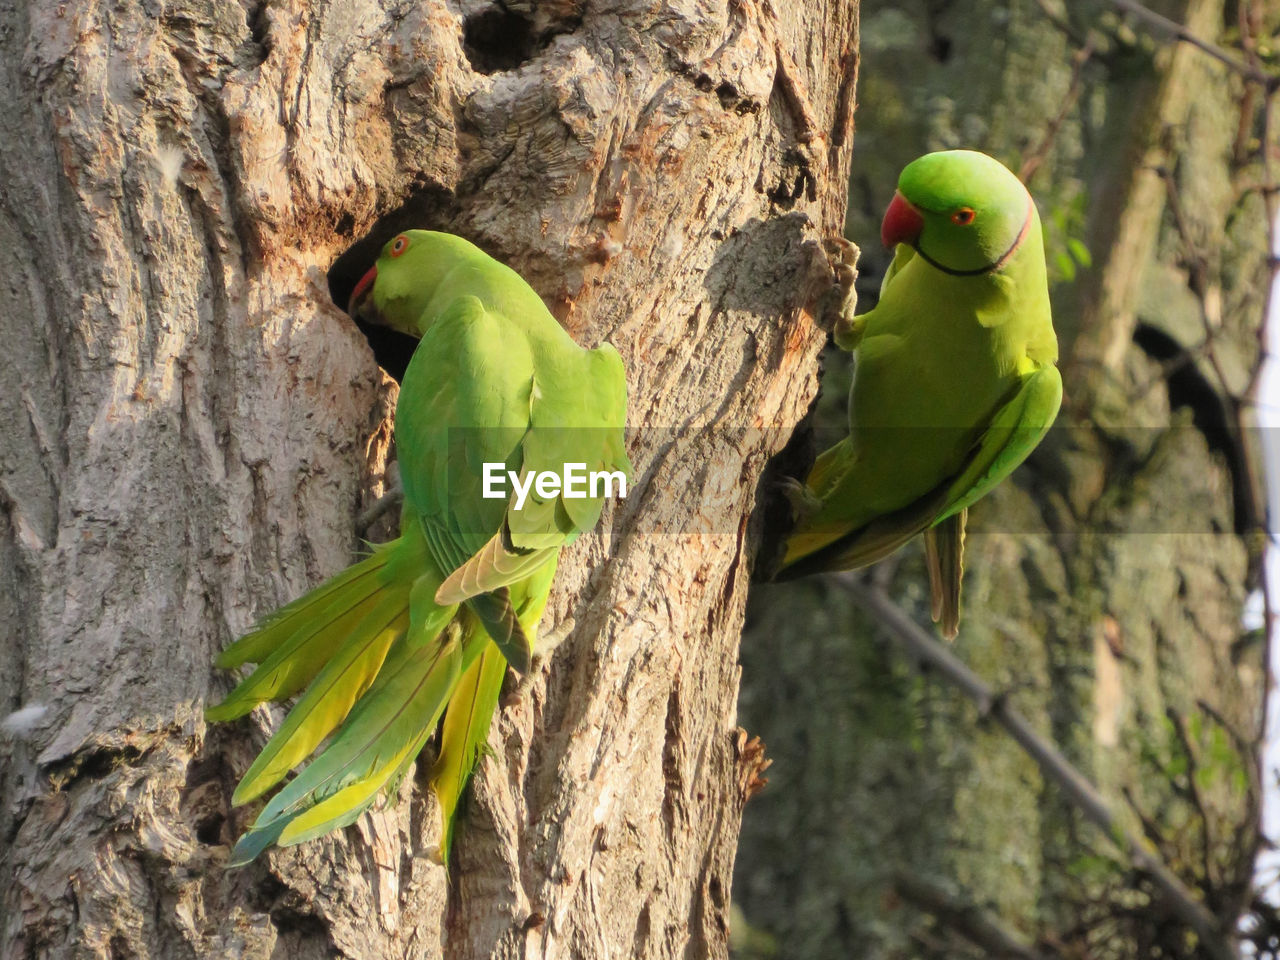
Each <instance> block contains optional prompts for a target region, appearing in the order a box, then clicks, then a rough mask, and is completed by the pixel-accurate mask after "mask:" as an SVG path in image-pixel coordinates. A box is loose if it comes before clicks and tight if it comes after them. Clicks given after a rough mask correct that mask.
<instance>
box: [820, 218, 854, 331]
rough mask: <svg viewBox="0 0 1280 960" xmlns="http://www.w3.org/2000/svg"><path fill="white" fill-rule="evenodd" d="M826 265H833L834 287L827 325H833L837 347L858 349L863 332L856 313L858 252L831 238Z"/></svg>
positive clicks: (844, 240)
mask: <svg viewBox="0 0 1280 960" xmlns="http://www.w3.org/2000/svg"><path fill="white" fill-rule="evenodd" d="M826 250H827V261H828V263H830V264H831V272H832V274H833V277H834V284H833V286H832V288H831V292H830V294H829V295H828V300H827V303H826V305H825V309H824V311H823V312H824V317H823V319H824V321H826V323H829V324H830V325H831V329H832V333H833V334H834V336H835V340H836V344H837V345H838V346H840V347H841V348H842V349H844V350H852V349H853V348H854V347H855V346H857V343H858V339H859V337H860V335H861V331H860V330H859V329H858V325H857V323H856V321H855V318H854V315H853V311H854V310H855V309H856V308H857V306H858V293H857V290H856V289H855V286H854V285H855V283H856V282H857V279H858V255H859V250H858V248H857V246H856V245H855V244H852V243H850V242H849V241H848V240H846V239H845V238H844V237H828V238H827V242H826Z"/></svg>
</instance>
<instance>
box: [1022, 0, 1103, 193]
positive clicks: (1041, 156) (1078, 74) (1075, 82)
mask: <svg viewBox="0 0 1280 960" xmlns="http://www.w3.org/2000/svg"><path fill="white" fill-rule="evenodd" d="M1041 9H1044V7H1043V6H1042V7H1041ZM1046 15H1047V12H1046ZM1093 53H1094V47H1093V34H1090V35H1089V37H1088V39H1086V40H1085V42H1084V45H1083V46H1082V47H1081V48H1080V49H1079V50H1077V51H1076V52H1075V53H1074V54H1073V55H1072V57H1071V83H1070V85H1069V86H1068V87H1067V95H1066V96H1065V97H1064V98H1063V100H1062V106H1061V107H1060V108H1059V110H1058V113H1057V115H1056V116H1054V118H1053V119H1052V120H1050V121H1049V126H1048V127H1046V128H1045V131H1044V136H1043V137H1041V138H1040V142H1039V143H1038V144H1036V147H1035V149H1034V150H1032V151H1031V153H1030V154H1028V155H1027V158H1026V159H1025V160H1023V161H1022V169H1020V170H1019V171H1018V179H1019V180H1021V181H1022V182H1023V183H1024V184H1029V183H1031V178H1032V177H1034V176H1035V175H1036V171H1037V170H1038V169H1040V165H1041V164H1042V163H1044V160H1045V157H1047V156H1048V155H1049V150H1050V149H1051V148H1052V147H1053V141H1054V140H1056V139H1057V137H1058V131H1059V130H1061V129H1062V125H1063V124H1064V123H1065V122H1066V120H1067V115H1068V114H1069V113H1070V112H1071V108H1072V107H1074V106H1075V104H1076V101H1077V100H1078V99H1079V98H1080V88H1081V86H1082V85H1083V81H1084V68H1085V65H1086V64H1087V63H1088V62H1089V59H1090V58H1091V57H1092V56H1093Z"/></svg>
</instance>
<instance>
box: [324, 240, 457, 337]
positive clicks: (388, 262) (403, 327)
mask: <svg viewBox="0 0 1280 960" xmlns="http://www.w3.org/2000/svg"><path fill="white" fill-rule="evenodd" d="M477 254H479V251H478V250H477V249H476V247H474V246H473V245H472V244H470V243H468V242H467V241H466V240H463V239H462V238H461V237H455V236H453V235H452V234H447V233H437V232H435V231H434V230H406V231H405V232H404V233H399V234H396V236H394V237H392V238H391V239H390V240H388V241H387V243H386V245H385V246H384V247H383V248H382V253H381V254H380V255H379V256H378V260H377V262H376V263H374V265H373V266H372V267H370V268H369V271H368V272H367V273H366V274H365V275H364V276H363V277H361V278H360V282H359V283H357V284H356V286H355V289H354V290H352V291H351V299H350V301H349V302H348V304H347V313H349V314H350V315H351V316H352V317H355V316H357V314H358V315H359V316H361V317H362V318H364V319H366V320H368V321H370V322H371V323H376V324H379V325H381V326H386V327H391V328H392V329H394V330H399V331H400V332H401V333H407V334H409V335H410V336H414V337H420V336H422V334H423V332H424V331H422V330H421V329H419V321H420V320H421V319H422V317H423V316H424V314H425V311H426V308H427V306H428V304H430V303H431V300H432V298H433V297H434V296H435V294H436V291H437V289H438V288H439V285H440V281H441V280H442V279H443V278H444V276H445V275H446V274H447V273H448V272H449V271H450V270H452V269H453V268H454V267H456V266H457V265H458V264H459V262H460V261H461V260H463V259H465V258H468V257H471V256H474V255H477Z"/></svg>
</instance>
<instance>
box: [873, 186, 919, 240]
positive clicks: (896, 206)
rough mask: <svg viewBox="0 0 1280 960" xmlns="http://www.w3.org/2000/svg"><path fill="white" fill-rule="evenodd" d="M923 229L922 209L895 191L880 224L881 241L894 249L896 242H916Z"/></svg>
mask: <svg viewBox="0 0 1280 960" xmlns="http://www.w3.org/2000/svg"><path fill="white" fill-rule="evenodd" d="M923 229H924V217H922V216H921V215H920V211H919V210H917V209H916V208H915V207H913V206H912V205H911V203H910V201H908V200H907V198H906V197H904V196H903V195H902V194H901V193H899V192H898V191H897V190H895V191H893V201H892V202H891V203H890V204H889V209H888V210H886V211H885V212H884V220H883V221H882V222H881V224H880V241H881V242H882V243H883V244H884V245H885V246H886V247H888V248H889V249H890V250H892V249H893V247H894V244H898V243H914V242H915V241H916V240H917V239H919V237H920V231H921V230H923Z"/></svg>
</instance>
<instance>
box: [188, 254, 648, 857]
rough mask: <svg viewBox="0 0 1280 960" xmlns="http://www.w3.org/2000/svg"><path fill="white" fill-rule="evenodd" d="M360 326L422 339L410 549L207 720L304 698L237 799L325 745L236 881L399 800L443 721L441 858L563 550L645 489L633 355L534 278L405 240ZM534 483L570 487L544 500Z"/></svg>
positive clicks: (298, 621)
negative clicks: (544, 296) (263, 855)
mask: <svg viewBox="0 0 1280 960" xmlns="http://www.w3.org/2000/svg"><path fill="white" fill-rule="evenodd" d="M351 310H352V312H353V315H354V312H355V311H357V310H360V311H361V312H363V313H365V314H366V315H371V318H372V319H374V320H375V321H377V322H381V323H385V324H387V325H388V326H391V327H393V328H395V329H397V330H400V331H401V332H404V333H408V334H411V335H412V336H415V337H418V338H420V342H419V344H418V346H417V349H416V350H415V352H414V355H413V358H412V360H411V361H410V363H409V367H408V369H407V370H406V372H405V374H404V379H403V382H402V384H401V387H400V398H399V401H398V402H397V406H396V422H395V436H396V445H397V450H398V455H399V462H400V476H401V480H402V483H403V486H404V505H403V508H402V511H401V516H400V536H399V538H398V539H396V540H393V541H391V542H390V543H387V544H382V545H380V546H377V547H375V548H374V550H373V554H372V556H370V557H368V558H366V559H365V560H362V561H360V562H359V563H357V564H355V565H354V566H351V567H349V568H348V569H347V570H345V571H343V572H342V573H340V574H338V575H337V576H335V577H333V578H332V579H331V580H328V581H327V582H325V583H323V584H321V585H320V586H318V587H316V588H315V589H314V590H312V591H311V592H310V593H308V594H306V595H305V596H303V597H302V598H301V599H298V600H295V601H294V602H292V603H290V604H289V605H287V606H285V607H283V608H281V609H280V610H278V611H276V612H275V613H274V614H272V615H271V616H269V617H268V618H267V619H266V620H264V621H263V622H262V623H261V624H259V626H258V627H256V628H255V629H254V630H253V631H252V632H251V633H249V634H247V635H246V636H244V637H242V638H241V639H239V640H237V641H236V642H235V643H233V644H232V645H231V646H230V647H228V648H227V649H226V650H225V651H223V653H222V655H221V656H220V657H219V658H218V665H219V666H221V667H236V666H239V665H241V664H244V663H256V664H258V666H257V669H255V670H254V671H253V673H252V674H250V675H249V676H248V677H247V678H245V679H244V680H243V681H242V682H241V683H240V684H239V686H237V687H236V688H235V690H233V691H232V693H231V694H230V696H228V697H227V699H226V700H224V701H223V702H222V703H221V704H219V705H217V706H215V707H211V708H210V709H209V710H207V711H206V716H207V717H208V719H210V720H230V719H232V718H235V717H239V716H242V715H243V714H245V713H247V712H248V711H250V710H251V709H253V707H254V706H256V705H258V704H260V703H264V702H266V701H282V700H286V699H288V698H290V697H292V696H294V695H295V694H297V693H299V692H301V693H302V696H301V697H300V698H299V699H298V701H297V703H296V704H295V705H294V707H293V708H292V710H291V711H290V712H289V714H288V716H287V718H286V719H285V721H284V724H283V725H282V726H281V727H280V729H279V730H278V731H276V733H275V735H274V736H273V737H272V738H271V739H270V740H269V741H268V743H267V745H266V746H265V747H264V748H263V750H262V753H261V754H259V756H258V757H257V759H256V760H255V761H254V763H253V765H252V766H251V767H250V768H249V770H248V771H247V772H246V773H245V775H244V778H243V779H242V780H241V781H240V784H239V786H238V787H237V788H236V791H235V794H234V796H233V798H232V801H233V803H235V804H242V803H247V802H249V801H251V800H253V799H254V798H256V797H259V796H261V795H262V794H263V793H265V792H266V791H268V790H270V789H271V788H272V787H274V786H275V785H276V784H277V783H279V782H280V781H281V780H282V779H283V778H284V777H285V776H286V775H287V774H288V773H289V771H290V770H291V769H293V768H294V767H295V766H297V765H298V764H299V763H300V762H302V761H303V760H304V759H306V758H307V757H308V756H309V755H310V754H311V753H312V752H313V751H315V750H316V748H317V747H319V746H320V744H321V743H322V742H324V741H325V740H326V738H329V739H328V742H327V744H326V745H325V747H324V749H323V750H322V751H321V752H320V753H319V755H318V756H317V757H315V759H313V760H312V761H311V762H310V763H309V764H308V765H307V766H305V767H304V768H303V769H302V770H301V771H300V772H299V773H298V774H297V775H296V776H294V777H293V779H291V780H290V781H289V782H288V783H287V784H285V786H284V787H283V789H281V790H280V792H279V793H277V794H276V795H275V797H274V798H272V800H271V801H270V802H269V803H268V804H267V805H266V807H265V809H264V810H263V811H262V813H261V814H260V815H259V816H258V818H257V821H256V822H255V823H254V824H253V827H252V828H251V829H250V830H249V831H248V833H246V834H245V836H244V837H242V838H241V839H240V841H239V843H238V844H237V845H236V848H235V850H234V851H233V852H232V856H231V863H232V865H237V864H242V863H247V862H248V861H250V860H252V859H253V858H254V857H256V856H257V855H258V854H259V853H260V852H261V851H262V850H264V849H266V848H267V847H268V846H270V845H271V844H272V843H277V844H280V845H287V844H292V843H299V842H301V841H303V840H308V839H312V838H314V837H318V836H320V835H322V834H324V833H327V832H329V831H330V830H333V829H335V828H337V827H341V826H345V825H346V824H349V823H352V822H353V821H354V820H355V819H356V818H357V817H358V816H359V815H360V814H361V813H362V812H363V811H364V810H365V809H366V808H367V807H368V806H369V805H370V804H371V803H372V802H373V801H374V799H375V798H376V797H377V795H378V794H379V792H380V791H382V790H384V789H386V790H388V791H392V790H394V788H395V785H396V784H397V783H398V782H399V779H400V777H401V776H403V774H404V773H405V771H406V769H407V768H408V766H409V765H410V764H411V763H412V761H413V760H414V758H415V757H416V756H417V755H418V752H419V751H420V750H421V749H422V748H423V746H424V744H425V743H426V741H427V738H428V737H429V736H430V735H431V733H432V732H433V731H434V730H435V728H436V726H437V722H438V721H439V719H440V716H441V713H442V712H443V713H444V722H443V724H442V725H441V735H440V741H439V749H438V751H437V756H436V760H435V765H434V766H433V768H432V771H431V783H432V787H433V789H434V791H435V793H436V795H437V796H438V798H439V800H440V805H441V809H442V817H443V824H442V833H441V853H442V857H443V858H445V859H447V857H448V851H449V846H450V843H451V841H452V836H453V823H454V817H455V813H456V810H457V805H458V800H459V797H460V795H461V793H462V790H463V788H464V787H465V785H466V782H467V779H468V777H469V775H470V773H471V771H472V768H473V767H474V766H475V763H476V761H477V758H478V754H479V751H480V750H481V748H482V747H483V745H484V743H485V740H486V739H487V736H488V730H489V723H490V720H491V718H492V716H493V713H494V710H495V709H496V706H497V702H498V693H499V690H500V687H501V685H502V678H503V675H504V674H505V672H506V667H507V664H508V663H510V665H511V666H512V667H513V668H515V669H516V670H517V671H525V670H527V669H528V668H529V663H530V656H531V652H532V649H533V643H534V636H535V633H536V629H537V624H538V620H539V618H540V617H541V616H542V611H543V607H544V606H545V605H546V601H547V595H548V593H549V591H550V589H551V581H552V578H553V577H554V575H555V569H556V562H557V559H558V557H559V553H560V548H561V547H563V546H564V545H565V544H568V543H570V542H572V541H573V540H574V538H576V537H577V536H578V534H579V533H581V532H582V531H584V530H588V529H590V528H591V527H592V526H594V525H595V523H596V520H597V519H598V517H599V515H600V511H601V509H602V506H603V501H604V497H605V496H606V495H607V494H609V492H610V490H612V491H613V493H614V495H616V494H617V493H618V492H622V491H623V490H624V489H625V480H623V479H622V477H625V475H627V474H629V472H630V464H629V463H628V461H627V456H626V453H625V450H624V437H623V427H624V423H625V419H626V404H627V393H626V376H625V371H624V369H623V365H622V360H621V358H620V357H619V356H618V353H617V351H616V350H614V348H613V347H612V346H610V345H608V344H603V345H601V346H599V347H597V348H595V349H594V350H586V349H583V348H582V347H580V346H578V345H577V344H576V343H575V342H574V341H573V340H572V338H570V337H569V335H568V334H567V333H566V332H565V331H564V330H563V329H562V328H561V327H560V325H559V324H558V323H557V322H556V321H555V319H554V318H553V317H552V316H551V314H550V313H549V312H548V310H547V308H546V306H545V305H544V304H543V302H542V300H541V299H540V298H539V297H538V295H537V294H536V293H535V292H534V291H533V289H532V288H530V287H529V285H528V284H526V283H525V282H524V280H523V279H521V277H520V276H519V274H517V273H516V272H515V271H513V270H511V269H510V268H508V267H506V266H504V265H502V264H501V263H498V262H497V261H496V260H494V259H492V258H491V257H489V256H487V255H486V254H484V253H483V252H481V251H480V250H479V249H478V248H476V247H475V246H473V245H472V244H470V243H468V242H467V241H465V240H463V239H461V238H459V237H455V236H451V235H449V234H443V233H434V232H430V231H426V230H410V231H408V232H406V233H402V234H400V235H399V236H397V237H395V238H394V239H393V240H391V241H390V242H389V243H388V244H387V245H386V246H385V247H384V248H383V250H382V254H381V256H380V257H379V258H378V261H377V263H376V264H375V265H374V266H373V267H372V268H371V269H370V270H369V272H368V273H367V274H365V276H364V277H363V279H361V281H360V282H359V284H358V285H357V286H356V288H355V291H354V293H353V295H352V298H351ZM486 465H487V466H486ZM508 472H509V473H508ZM539 473H542V474H546V473H554V474H556V475H557V476H562V477H568V478H569V480H570V481H572V482H568V483H564V484H563V485H557V484H555V483H552V482H550V481H548V482H546V483H542V482H539V483H537V484H535V483H534V482H533V476H534V474H539ZM592 474H595V476H592ZM508 480H509V481H510V483H509V485H507V484H506V481H508ZM557 487H558V488H557ZM620 488H621V489H620ZM521 491H523V492H521Z"/></svg>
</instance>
